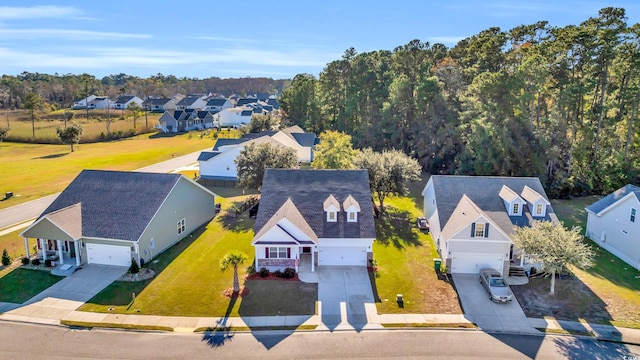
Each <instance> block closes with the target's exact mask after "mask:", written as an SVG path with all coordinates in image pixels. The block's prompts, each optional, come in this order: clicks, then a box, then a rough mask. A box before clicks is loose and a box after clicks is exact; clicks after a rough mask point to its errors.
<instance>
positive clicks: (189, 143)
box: [0, 134, 215, 209]
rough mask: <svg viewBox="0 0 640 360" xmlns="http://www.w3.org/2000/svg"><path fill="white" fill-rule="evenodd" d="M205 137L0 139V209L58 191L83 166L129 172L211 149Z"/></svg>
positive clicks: (209, 142)
mask: <svg viewBox="0 0 640 360" xmlns="http://www.w3.org/2000/svg"><path fill="white" fill-rule="evenodd" d="M214 143H215V140H213V139H212V138H210V137H207V138H204V137H203V138H200V137H199V136H194V134H180V135H175V136H170V137H169V136H154V135H140V136H137V137H134V138H130V139H125V140H118V141H111V142H102V143H93V144H80V145H77V146H75V152H73V153H71V152H69V147H68V146H66V145H43V144H20V143H11V142H3V143H0V163H2V164H3V166H2V170H3V171H2V182H1V183H0V184H1V188H0V194H4V192H6V191H13V193H14V197H13V198H11V199H9V200H6V201H0V209H2V208H6V207H9V206H13V205H17V204H19V203H23V202H27V201H29V200H34V199H37V198H40V197H42V196H45V195H50V194H53V193H56V192H59V191H61V190H62V189H63V188H64V187H66V186H67V185H68V184H69V183H70V182H71V180H73V178H74V177H75V176H76V175H78V173H80V171H82V170H83V169H100V170H134V169H138V168H140V167H143V166H147V165H151V164H154V163H157V162H160V161H164V160H168V159H171V158H172V157H174V156H179V155H184V154H188V153H191V152H194V151H198V150H202V149H205V148H209V147H212V146H213V144H214Z"/></svg>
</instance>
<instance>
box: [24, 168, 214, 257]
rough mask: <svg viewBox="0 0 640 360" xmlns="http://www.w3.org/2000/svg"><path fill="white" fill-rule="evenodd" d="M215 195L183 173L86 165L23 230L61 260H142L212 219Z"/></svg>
mask: <svg viewBox="0 0 640 360" xmlns="http://www.w3.org/2000/svg"><path fill="white" fill-rule="evenodd" d="M214 202H215V194H213V193H212V192H210V191H209V190H207V189H206V188H204V187H203V186H201V185H199V184H197V183H196V182H194V181H193V180H191V179H189V178H187V177H185V176H183V175H181V174H156V173H143V172H125V171H102V170H83V171H82V172H81V173H80V174H79V175H78V176H77V177H76V178H75V179H74V180H73V181H72V182H71V184H69V186H67V187H66V188H65V189H64V191H62V193H60V195H59V196H58V197H57V198H56V200H54V202H53V203H52V204H51V205H49V207H48V208H47V209H46V210H45V211H44V212H43V213H42V214H41V215H40V216H39V217H38V218H37V219H36V221H34V222H33V223H32V224H31V225H30V226H29V227H28V228H27V229H26V230H24V231H23V232H22V233H21V234H20V235H21V236H23V237H24V241H25V247H26V251H27V256H29V246H28V239H29V238H32V239H37V248H38V253H39V255H40V256H41V257H42V258H43V259H44V260H47V259H50V260H55V261H56V262H59V263H61V264H71V265H76V266H78V265H81V264H104V265H117V266H129V265H131V259H133V260H135V261H136V262H137V263H138V264H140V265H142V264H144V263H146V262H149V261H151V260H152V259H153V258H154V257H155V256H157V255H158V254H160V253H162V252H163V251H165V250H166V249H168V248H169V247H171V246H172V245H174V244H175V243H177V242H178V241H180V240H181V239H182V238H184V237H185V236H187V235H188V234H190V233H191V232H193V231H194V230H196V229H197V228H198V227H200V226H202V225H204V224H206V223H207V222H209V221H210V220H211V219H212V218H213V216H214V214H215V204H214Z"/></svg>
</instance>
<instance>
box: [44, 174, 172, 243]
mask: <svg viewBox="0 0 640 360" xmlns="http://www.w3.org/2000/svg"><path fill="white" fill-rule="evenodd" d="M181 176H182V175H180V174H153V173H142V172H123V171H103V170H83V171H82V172H81V173H80V174H79V175H78V176H77V177H76V178H75V179H74V180H73V181H72V182H71V184H69V186H67V187H66V188H65V189H64V191H62V193H60V195H59V196H58V197H57V198H56V200H55V201H54V202H53V203H52V204H51V205H49V207H48V208H47V209H46V210H45V211H44V212H43V213H42V215H40V217H43V216H45V215H47V214H51V213H53V212H55V211H58V210H61V209H64V208H67V207H69V206H72V205H76V204H80V205H81V212H82V236H83V237H96V238H106V239H120V240H131V241H136V240H138V238H139V237H140V236H141V235H142V233H143V232H144V229H145V228H146V227H147V225H148V224H149V222H150V221H151V219H152V218H153V216H154V215H155V213H156V211H157V210H158V208H159V207H160V205H161V204H162V202H163V201H164V200H165V198H166V197H167V195H168V194H169V192H170V191H171V189H172V188H173V187H174V185H175V184H176V183H177V182H178V180H180V177H181Z"/></svg>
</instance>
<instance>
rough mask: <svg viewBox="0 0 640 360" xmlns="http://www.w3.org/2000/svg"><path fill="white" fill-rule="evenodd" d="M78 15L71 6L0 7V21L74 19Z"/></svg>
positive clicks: (77, 11) (76, 10) (78, 12)
mask: <svg viewBox="0 0 640 360" xmlns="http://www.w3.org/2000/svg"><path fill="white" fill-rule="evenodd" d="M80 14H81V12H80V11H79V10H78V9H76V8H74V7H72V6H46V5H37V6H31V7H12V6H0V20H18V19H44V18H63V17H75V16H78V15H80Z"/></svg>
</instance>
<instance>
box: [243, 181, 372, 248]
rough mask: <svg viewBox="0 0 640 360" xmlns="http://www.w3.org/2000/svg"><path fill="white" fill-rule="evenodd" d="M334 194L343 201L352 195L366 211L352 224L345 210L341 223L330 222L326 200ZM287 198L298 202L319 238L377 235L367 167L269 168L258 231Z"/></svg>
mask: <svg viewBox="0 0 640 360" xmlns="http://www.w3.org/2000/svg"><path fill="white" fill-rule="evenodd" d="M329 195H333V196H334V197H335V198H336V199H337V200H338V201H339V202H342V201H344V200H345V199H346V198H347V196H349V195H351V196H353V198H354V199H355V200H356V201H357V202H358V203H359V204H360V207H361V208H362V211H361V212H360V214H359V215H358V222H357V223H348V222H347V221H346V214H345V213H344V211H343V209H341V212H340V213H339V216H338V221H337V222H327V221H326V219H327V217H326V213H325V212H324V210H323V203H324V201H325V200H326V199H327V198H328V197H329ZM287 199H291V201H292V202H293V203H294V204H295V206H296V207H297V209H298V210H299V211H300V213H301V214H302V216H303V217H304V219H305V220H306V222H307V223H308V224H309V226H310V227H311V229H312V230H313V231H314V232H315V234H316V235H317V236H318V237H319V238H375V237H376V229H375V224H374V221H373V206H372V202H371V190H370V189H369V176H368V174H367V171H366V170H294V169H267V170H266V171H265V175H264V181H263V183H262V191H261V195H260V207H259V208H258V215H257V217H256V224H255V228H254V230H255V233H258V232H259V231H260V230H261V229H262V227H264V226H265V224H267V222H268V221H269V220H270V219H271V217H272V216H274V214H275V213H276V212H277V211H278V209H280V207H281V206H282V204H284V203H285V202H286V201H287Z"/></svg>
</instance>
